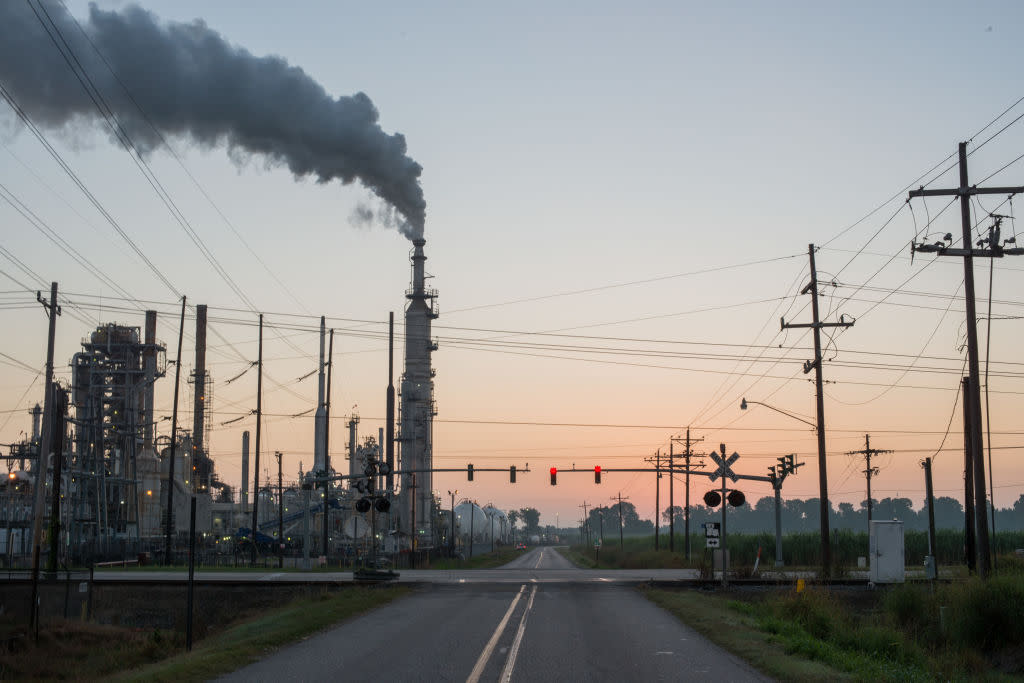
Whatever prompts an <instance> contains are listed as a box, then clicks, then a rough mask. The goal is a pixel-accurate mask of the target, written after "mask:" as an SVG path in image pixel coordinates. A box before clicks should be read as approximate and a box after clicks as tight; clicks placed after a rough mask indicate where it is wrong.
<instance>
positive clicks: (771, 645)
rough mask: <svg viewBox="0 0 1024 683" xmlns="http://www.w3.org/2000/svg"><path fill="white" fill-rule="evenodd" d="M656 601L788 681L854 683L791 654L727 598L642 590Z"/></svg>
mask: <svg viewBox="0 0 1024 683" xmlns="http://www.w3.org/2000/svg"><path fill="white" fill-rule="evenodd" d="M641 590H642V591H643V594H644V595H645V596H646V597H647V598H648V599H649V600H651V601H652V602H654V603H655V604H657V605H660V606H661V607H663V608H664V609H666V610H668V611H669V612H672V613H673V614H675V615H676V616H677V617H678V618H679V619H680V620H681V621H683V622H685V623H686V624H687V625H689V626H690V627H692V628H693V629H694V630H696V631H697V632H699V633H701V634H702V635H704V636H705V637H706V638H708V639H709V640H711V641H712V642H714V643H716V644H717V645H719V646H721V647H722V648H724V649H726V650H729V651H730V652H732V653H733V654H735V655H737V656H739V657H742V658H743V659H745V660H746V661H747V662H749V663H750V664H751V665H752V666H753V667H754V668H756V669H758V670H760V671H762V672H764V673H766V674H768V675H769V676H772V677H774V678H777V679H779V680H784V681H852V680H854V678H853V677H852V676H851V675H850V674H848V673H845V672H843V671H841V670H839V669H836V668H833V667H831V666H829V665H828V664H826V663H824V662H822V661H820V660H814V659H810V658H807V657H803V656H799V655H797V654H795V653H793V652H788V651H787V649H786V647H785V646H784V645H783V644H782V643H780V642H778V641H777V640H776V639H775V638H774V636H773V635H772V634H771V633H769V632H768V631H766V630H764V629H761V628H758V627H757V626H756V625H755V624H754V620H753V619H752V618H751V617H750V616H749V615H747V614H744V613H743V612H741V611H738V610H735V609H733V608H732V607H731V606H730V604H729V601H728V600H727V599H726V598H722V597H718V596H716V595H713V594H708V593H703V592H698V591H690V590H683V591H665V590H656V589H641Z"/></svg>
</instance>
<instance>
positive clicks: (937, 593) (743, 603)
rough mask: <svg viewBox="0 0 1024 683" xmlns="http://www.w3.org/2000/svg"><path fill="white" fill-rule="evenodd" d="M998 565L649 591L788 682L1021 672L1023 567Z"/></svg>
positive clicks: (986, 677) (993, 676)
mask: <svg viewBox="0 0 1024 683" xmlns="http://www.w3.org/2000/svg"><path fill="white" fill-rule="evenodd" d="M1008 564H1009V565H1010V566H1007V565H1008ZM1001 567H1003V569H1001V572H1002V573H1001V574H1000V575H998V576H995V577H992V578H990V579H989V580H988V581H981V580H978V579H971V580H968V581H963V582H957V583H952V584H946V585H939V586H931V585H926V584H904V585H897V586H890V587H883V588H879V589H878V590H866V589H864V590H837V589H833V590H829V589H828V588H813V589H810V588H809V589H807V590H804V591H802V592H798V591H797V590H796V589H795V588H785V589H782V590H768V591H749V590H748V591H744V590H732V591H726V592H718V593H715V594H709V593H706V592H702V591H695V590H681V591H664V590H654V589H645V590H644V594H645V595H646V596H647V597H648V598H649V599H650V600H652V601H653V602H655V603H657V604H659V605H661V606H662V607H664V608H665V609H668V610H669V611H671V612H673V613H674V614H675V615H676V616H678V617H679V618H680V619H681V620H682V621H684V622H686V623H687V624H689V625H690V626H692V627H693V628H694V629H696V630H698V631H700V632H701V633H702V634H704V635H705V636H707V637H708V638H709V639H711V640H713V641H714V642H716V643H718V644H719V645H721V646H723V647H725V648H726V649H728V650H730V651H732V652H734V653H735V654H737V655H739V656H741V657H743V658H744V659H747V660H748V661H749V662H751V664H753V665H754V666H755V667H757V668H759V669H761V670H762V671H765V672H766V673H769V674H771V675H773V676H775V677H778V678H780V679H784V680H854V681H932V680H947V681H954V680H972V681H975V680H983V681H1002V680H1020V678H1019V677H1020V675H1021V674H1024V571H1018V569H1017V568H1015V567H1014V566H1012V563H1011V562H1010V561H1009V560H1008V561H1007V563H1004V564H1002V565H1001ZM1020 569H1021V570H1024V563H1022V566H1021V567H1020ZM811 665H814V666H816V667H819V668H818V669H817V670H815V669H813V668H808V667H810V666H811Z"/></svg>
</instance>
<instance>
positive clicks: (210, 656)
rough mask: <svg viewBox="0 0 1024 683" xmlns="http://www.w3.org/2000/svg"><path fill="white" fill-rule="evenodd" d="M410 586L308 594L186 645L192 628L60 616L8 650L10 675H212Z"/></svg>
mask: <svg viewBox="0 0 1024 683" xmlns="http://www.w3.org/2000/svg"><path fill="white" fill-rule="evenodd" d="M408 592H409V589H408V588H404V587H399V586H388V587H353V588H346V589H345V590H341V591H338V592H332V593H323V594H321V595H319V596H316V597H312V598H303V599H299V600H296V601H294V602H291V603H289V604H288V605H285V606H284V607H280V608H277V609H273V610H269V611H266V612H264V613H262V614H260V615H259V616H257V617H254V618H250V619H247V620H243V621H239V622H235V623H234V624H231V625H228V626H227V627H225V628H224V629H223V630H221V631H219V632H217V633H215V634H213V635H211V636H209V637H207V638H205V639H203V640H201V641H198V642H196V643H195V644H194V645H193V649H192V652H190V653H188V652H184V651H183V650H184V645H185V639H184V635H183V634H180V633H175V632H171V631H163V630H140V629H128V628H120V627H115V626H104V625H99V624H89V623H81V622H75V621H64V622H56V623H53V624H50V625H47V627H46V628H44V629H42V630H41V631H40V633H39V642H38V643H36V642H34V641H32V639H31V638H29V637H25V638H23V639H20V640H19V642H17V643H15V645H14V647H13V648H12V649H10V650H9V651H7V652H4V653H0V679H3V680H10V679H13V680H101V679H102V680H124V681H142V680H145V681H180V680H208V679H210V678H214V677H216V676H218V675H220V674H223V673H227V672H230V671H234V670H236V669H238V668H240V667H243V666H245V665H247V664H249V663H251V662H254V661H256V660H258V659H260V658H262V657H264V656H266V655H267V654H268V653H269V652H272V651H273V650H275V649H277V648H279V647H281V646H282V645H287V644H288V643H291V642H294V641H296V640H300V639H302V638H304V637H306V636H309V635H311V634H313V633H315V632H317V631H319V630H321V629H324V628H326V627H328V626H331V625H333V624H336V623H337V622H339V621H342V620H344V619H348V618H350V617H353V616H355V615H357V614H360V613H362V612H366V611H368V610H370V609H373V608H375V607H379V606H381V605H383V604H385V603H388V602H390V601H392V600H394V599H395V598H397V597H399V596H402V595H405V594H406V593H408Z"/></svg>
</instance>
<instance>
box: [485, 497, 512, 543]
mask: <svg viewBox="0 0 1024 683" xmlns="http://www.w3.org/2000/svg"><path fill="white" fill-rule="evenodd" d="M484 512H485V513H486V514H487V519H488V524H487V534H488V537H490V535H491V533H492V530H493V535H494V542H495V543H502V544H503V543H508V542H509V530H508V529H509V526H508V515H506V514H505V512H504V511H502V510H499V509H498V508H496V507H494V506H493V505H488V506H487V507H485V508H484Z"/></svg>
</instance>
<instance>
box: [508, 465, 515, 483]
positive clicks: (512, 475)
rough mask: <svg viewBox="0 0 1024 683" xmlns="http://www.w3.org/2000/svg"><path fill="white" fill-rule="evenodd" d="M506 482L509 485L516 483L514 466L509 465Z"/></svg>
mask: <svg viewBox="0 0 1024 683" xmlns="http://www.w3.org/2000/svg"><path fill="white" fill-rule="evenodd" d="M508 482H509V483H510V484H514V483H516V466H515V465H509V468H508Z"/></svg>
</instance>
